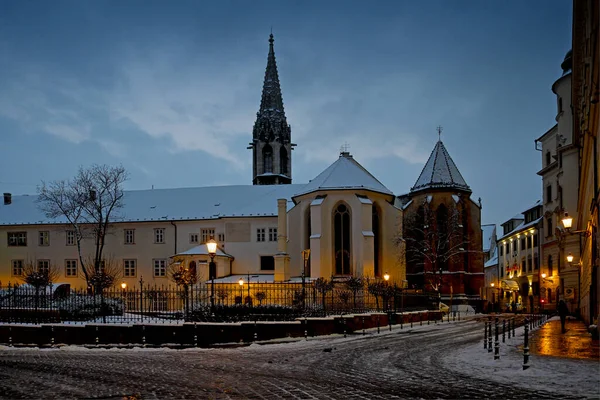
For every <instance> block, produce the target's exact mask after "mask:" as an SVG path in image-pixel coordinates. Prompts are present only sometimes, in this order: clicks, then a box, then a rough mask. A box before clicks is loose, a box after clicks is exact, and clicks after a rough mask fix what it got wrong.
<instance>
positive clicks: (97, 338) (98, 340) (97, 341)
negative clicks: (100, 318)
mask: <svg viewBox="0 0 600 400" xmlns="http://www.w3.org/2000/svg"><path fill="white" fill-rule="evenodd" d="M99 342H100V338H99V337H98V327H96V346H98V343H99Z"/></svg>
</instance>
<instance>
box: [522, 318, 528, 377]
mask: <svg viewBox="0 0 600 400" xmlns="http://www.w3.org/2000/svg"><path fill="white" fill-rule="evenodd" d="M528 322H529V321H527V318H525V336H524V338H523V371H525V370H526V369H528V368H529V324H528Z"/></svg>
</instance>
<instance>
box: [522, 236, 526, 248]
mask: <svg viewBox="0 0 600 400" xmlns="http://www.w3.org/2000/svg"><path fill="white" fill-rule="evenodd" d="M526 243H527V238H526V237H525V236H523V237H522V238H521V250H525V246H526Z"/></svg>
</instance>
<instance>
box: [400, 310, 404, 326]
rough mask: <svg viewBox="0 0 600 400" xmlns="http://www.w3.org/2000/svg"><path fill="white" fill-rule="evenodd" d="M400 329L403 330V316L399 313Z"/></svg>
mask: <svg viewBox="0 0 600 400" xmlns="http://www.w3.org/2000/svg"><path fill="white" fill-rule="evenodd" d="M400 329H404V314H402V313H400Z"/></svg>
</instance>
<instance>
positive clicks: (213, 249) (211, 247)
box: [206, 238, 217, 257]
mask: <svg viewBox="0 0 600 400" xmlns="http://www.w3.org/2000/svg"><path fill="white" fill-rule="evenodd" d="M206 249H207V250H208V254H209V255H210V256H213V257H214V255H215V254H217V242H216V241H215V239H214V238H210V240H209V241H208V242H206Z"/></svg>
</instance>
